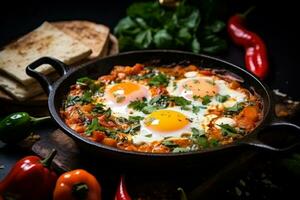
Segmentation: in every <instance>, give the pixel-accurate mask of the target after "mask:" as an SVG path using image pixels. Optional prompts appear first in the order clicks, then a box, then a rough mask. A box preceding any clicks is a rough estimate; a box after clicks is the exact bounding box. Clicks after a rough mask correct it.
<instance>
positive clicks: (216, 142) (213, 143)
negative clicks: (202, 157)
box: [209, 139, 219, 147]
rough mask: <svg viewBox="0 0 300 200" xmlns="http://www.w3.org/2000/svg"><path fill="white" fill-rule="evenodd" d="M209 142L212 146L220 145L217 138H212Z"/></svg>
mask: <svg viewBox="0 0 300 200" xmlns="http://www.w3.org/2000/svg"><path fill="white" fill-rule="evenodd" d="M209 144H210V146H212V147H217V146H219V141H218V140H217V139H210V140H209Z"/></svg>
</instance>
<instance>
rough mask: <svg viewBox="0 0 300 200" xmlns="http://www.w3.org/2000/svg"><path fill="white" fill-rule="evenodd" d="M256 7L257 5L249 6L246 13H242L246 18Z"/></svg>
mask: <svg viewBox="0 0 300 200" xmlns="http://www.w3.org/2000/svg"><path fill="white" fill-rule="evenodd" d="M254 9H255V6H251V7H250V8H248V9H247V10H246V11H245V12H244V13H242V14H240V15H241V16H242V17H243V18H246V17H247V16H248V15H249V13H251V12H252V11H253V10H254Z"/></svg>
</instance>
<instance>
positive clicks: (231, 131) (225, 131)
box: [218, 124, 237, 136]
mask: <svg viewBox="0 0 300 200" xmlns="http://www.w3.org/2000/svg"><path fill="white" fill-rule="evenodd" d="M218 126H219V127H220V128H221V131H222V135H223V136H227V135H228V136H232V135H235V134H237V131H236V130H235V128H233V127H232V126H230V125H229V124H220V125H218Z"/></svg>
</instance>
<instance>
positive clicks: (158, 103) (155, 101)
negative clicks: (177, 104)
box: [149, 95, 169, 109]
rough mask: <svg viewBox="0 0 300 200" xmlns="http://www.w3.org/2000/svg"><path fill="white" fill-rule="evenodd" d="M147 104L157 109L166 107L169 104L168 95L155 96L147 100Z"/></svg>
mask: <svg viewBox="0 0 300 200" xmlns="http://www.w3.org/2000/svg"><path fill="white" fill-rule="evenodd" d="M149 104H150V105H151V106H155V107H157V108H158V109H161V108H166V107H167V106H168V104H169V97H168V96H165V95H158V96H155V97H154V98H152V99H151V100H150V101H149Z"/></svg>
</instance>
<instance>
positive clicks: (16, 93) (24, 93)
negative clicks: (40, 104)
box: [0, 74, 43, 101]
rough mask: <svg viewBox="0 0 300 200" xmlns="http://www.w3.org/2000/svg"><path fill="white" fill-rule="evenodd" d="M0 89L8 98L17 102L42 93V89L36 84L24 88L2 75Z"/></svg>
mask: <svg viewBox="0 0 300 200" xmlns="http://www.w3.org/2000/svg"><path fill="white" fill-rule="evenodd" d="M0 88H2V89H3V90H5V91H6V92H7V93H8V94H9V95H10V96H12V97H13V98H14V99H16V100H18V101H24V100H26V99H28V98H31V97H34V96H36V95H38V94H41V93H42V92H43V89H42V88H41V86H40V84H39V83H37V82H34V83H33V84H31V85H30V87H25V86H24V85H22V84H20V83H19V82H16V81H15V80H13V79H12V78H9V77H7V76H5V75H2V74H0Z"/></svg>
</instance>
